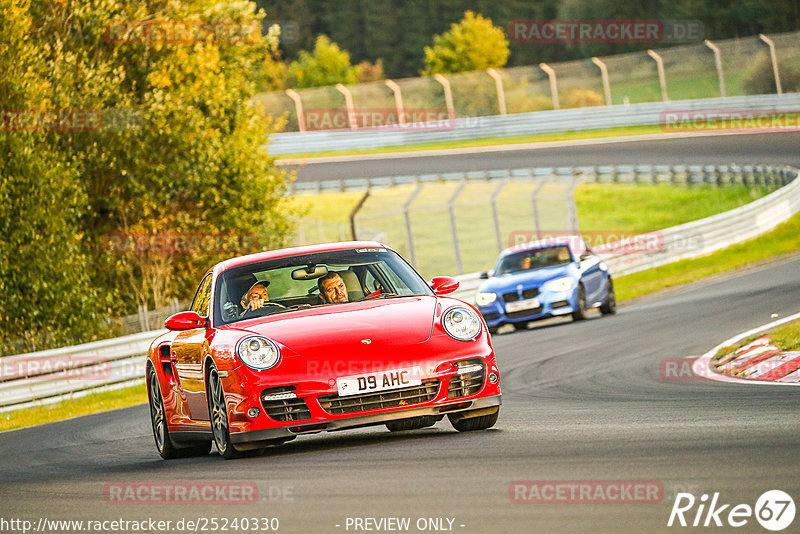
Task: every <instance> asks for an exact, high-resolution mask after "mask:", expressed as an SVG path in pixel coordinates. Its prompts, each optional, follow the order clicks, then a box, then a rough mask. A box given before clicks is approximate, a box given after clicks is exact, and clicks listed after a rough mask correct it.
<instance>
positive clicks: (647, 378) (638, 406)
mask: <svg viewBox="0 0 800 534" xmlns="http://www.w3.org/2000/svg"><path fill="white" fill-rule="evenodd" d="M798 275H800V255H798V256H794V257H792V258H790V259H788V260H785V261H783V262H781V263H777V264H773V265H769V266H764V267H760V268H758V269H755V270H752V271H749V272H745V273H740V274H735V275H731V276H727V277H724V278H720V279H716V280H714V281H710V282H708V283H705V284H701V285H696V286H694V287H692V288H687V289H683V290H679V291H675V292H672V293H669V294H662V295H660V296H658V295H656V296H653V297H650V298H646V299H643V300H640V301H638V302H635V303H631V304H630V305H628V306H624V307H622V308H621V309H620V311H619V313H618V314H617V315H616V316H610V317H600V315H599V313H598V312H596V311H594V312H591V314H590V318H589V320H587V321H585V322H582V323H573V322H571V321H569V320H555V321H551V322H549V323H548V324H539V325H532V327H531V328H530V329H528V330H526V331H522V332H515V333H507V334H504V333H501V334H498V335H496V336H494V347H495V351H496V354H497V358H498V361H499V364H500V368H501V371H502V372H503V407H502V409H501V413H500V419H499V421H498V423H497V425H496V426H495V427H494V428H493V429H491V430H487V431H483V432H475V433H461V434H460V433H457V432H456V431H454V430H453V429H452V428H451V427H450V426H449V424H448V423H447V421H446V420H444V421H441V422H439V423H438V424H437V425H436V426H435V427H433V428H430V429H424V430H417V431H412V432H408V433H405V434H392V433H389V432H388V431H387V430H385V429H384V428H383V427H370V428H365V429H358V430H353V431H349V432H342V433H330V434H318V435H314V436H303V437H301V438H299V439H297V440H296V441H294V442H291V443H288V444H285V445H283V446H281V447H279V448H274V449H271V450H268V451H267V452H266V453H265V454H263V455H261V456H256V457H248V458H243V459H238V460H232V461H225V460H223V459H221V458H219V457H217V456H215V455H209V456H207V457H202V458H190V459H182V460H173V461H163V460H161V459H160V458H159V457H158V456H157V454H156V451H155V448H154V445H153V438H152V434H151V429H150V423H149V414H148V410H147V407H146V406H145V405H141V406H136V407H132V408H127V409H123V410H118V411H114V412H108V413H102V414H96V415H92V416H86V417H81V418H76V419H72V420H67V421H61V422H57V423H52V424H47V425H43V426H39V427H34V428H30V429H23V430H17V431H11V432H5V433H2V434H0V502H1V503H2V504H0V518H5V519H9V518H20V519H27V520H30V521H33V524H34V525H36V524H37V522H38V520H39V518H42V517H45V518H47V519H48V520H53V519H61V520H66V519H83V520H99V519H109V520H110V519H120V518H121V519H126V520H136V521H141V520H146V519H148V518H160V519H164V520H168V519H169V520H173V521H177V520H178V519H180V518H188V519H197V518H213V517H216V518H227V519H228V520H233V519H234V518H237V517H276V518H278V519H279V521H280V528H279V529H278V532H282V533H283V532H286V533H301V532H305V533H316V532H320V533H343V532H365V531H364V530H359V531H356V530H353V529H352V528H350V529H349V530H347V529H346V528H345V525H346V524H347V523H346V521H347V518H348V517H350V518H354V517H361V518H364V517H371V518H388V517H409V518H411V528H410V530H408V532H420V530H417V527H416V521H417V519H418V518H451V519H454V520H455V521H454V523H453V527H452V531H454V532H461V533H465V534H466V533H470V534H473V533H474V534H487V533H489V534H492V533H538V532H542V533H550V532H582V533H583V532H586V533H593V532H636V533H638V532H668V531H675V530H678V531H681V530H688V529H681V528H679V527H672V528H671V529H670V528H667V526H666V524H667V520H668V517H669V514H670V511H671V509H672V504H673V502H674V493H675V492H676V491H680V490H681V489H688V490H690V491H692V492H694V493H696V494H698V495H699V494H700V493H701V492H706V493H713V492H720V497H719V500H720V502H721V503H723V502H724V503H730V504H732V505H734V504H740V503H745V504H749V505H751V506H754V505H755V502H756V499H757V498H758V496H759V495H761V494H762V493H763V492H764V491H766V490H770V489H781V490H783V491H785V492H787V493H789V495H791V496H793V498H794V500H795V501H796V502H798V503H800V463H798V452H800V432H799V431H800V424H799V423H798V417H797V414H798V408H800V398H799V397H798V395H800V389H799V388H795V387H790V386H763V385H761V386H759V385H753V384H738V383H721V382H713V381H707V380H702V379H695V380H680V381H674V380H667V379H665V377H663V376H662V373H661V371H660V365H659V364H660V362H661V360H662V359H664V358H672V357H682V356H697V355H699V354H701V353H703V352H704V351H706V350H708V349H709V348H710V347H712V346H714V345H716V344H717V343H719V342H722V341H723V340H725V339H727V338H729V337H731V336H733V335H735V334H737V333H739V332H742V331H745V330H748V329H750V328H753V327H756V326H758V325H761V324H764V323H767V322H770V321H771V314H778V315H779V316H781V317H785V316H787V315H789V314H791V313H795V312H797V311H798V310H800V276H798ZM516 480H540V481H541V480H558V481H575V480H583V481H592V480H612V481H613V480H642V481H656V482H658V483H660V484H661V485H662V486H663V488H664V494H663V498H662V500H661V502H660V503H657V504H570V503H559V504H530V503H522V504H520V503H512V502H511V500H510V497H509V487H510V484H511V483H512V482H513V481H516ZM199 481H200V482H213V483H224V482H232V483H234V484H241V483H247V482H254V483H256V484H257V485H258V487H259V501H258V502H257V503H255V504H248V505H230V504H223V503H210V504H206V505H202V506H200V505H185V504H184V505H163V504H160V505H153V504H148V503H147V502H140V503H139V504H135V505H129V504H119V503H115V502H108V501H107V500H106V499H105V498H104V488H105V487H106V484H109V483H111V484H118V483H129V482H142V483H146V484H154V485H158V484H163V483H168V482H199ZM728 509H730V507H729V508H728ZM695 511H696V506H695V508H693V509H692V511H691V513H688V514H687V519H688V521H690V522H691V521H692V520H693V517H694V513H695ZM726 513H727V512H726ZM722 518H723V520H724V518H725V514H723V516H722ZM445 524H447V523H446V522H445ZM798 524H800V516H798V517H797V518H795V520H794V523H793V524H792V526H791V527H790V528H789V529H787V530H786V532H797V525H798ZM336 525H340V526H339V527H337V526H336ZM462 525H463V526H462ZM701 530H705V531H713V532H728V531H730V530H733V529H731V528H730V527H727V528H714V527H709V528H707V529H701ZM66 531H68V530H50V532H66ZM73 531H74V530H73ZM173 531H174V530H173ZM229 531H230V532H241V531H242V530H241V529H240V530H232V529H229ZM434 531H435V530H434ZM692 531H693V532H694V531H696V530H694V529H692ZM736 531H739V532H766V531H765V530H763V529H762V528H761V527H760V526H759V525H758V524H757V523H756V521H755V519H753V518H752V517H751V518H750V519H749V520H748V523H747V525H746V526H745V527H743V528H739V529H736ZM261 532H266V531H265V530H261ZM382 532H387V531H385V530H384V531H382ZM427 532H431V531H430V530H428V531H427ZM438 532H449V531H447V530H438Z"/></svg>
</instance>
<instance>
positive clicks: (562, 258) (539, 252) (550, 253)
mask: <svg viewBox="0 0 800 534" xmlns="http://www.w3.org/2000/svg"><path fill="white" fill-rule="evenodd" d="M571 261H572V255H571V254H570V252H569V247H567V246H566V245H560V246H553V247H545V248H537V249H534V250H524V251H522V252H517V253H515V254H510V255H508V256H506V257H504V258H503V259H502V260H500V263H499V264H498V265H497V268H496V269H495V270H494V275H495V276H499V275H501V274H511V273H518V272H523V271H528V270H530V269H541V268H542V267H552V266H554V265H564V264H566V263H570V262H571Z"/></svg>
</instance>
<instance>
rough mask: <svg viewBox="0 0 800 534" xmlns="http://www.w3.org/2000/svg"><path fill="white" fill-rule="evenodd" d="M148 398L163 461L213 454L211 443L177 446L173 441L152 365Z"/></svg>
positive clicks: (148, 375)
mask: <svg viewBox="0 0 800 534" xmlns="http://www.w3.org/2000/svg"><path fill="white" fill-rule="evenodd" d="M147 397H148V401H149V403H150V422H151V424H152V426H153V438H154V439H155V442H156V450H158V454H159V455H160V456H161V457H162V458H163V459H165V460H172V459H174V458H186V457H189V456H203V455H205V454H208V453H209V452H211V442H210V441H209V442H202V443H198V444H196V445H190V446H180V445H176V444H175V442H174V441H172V437H171V436H170V435H169V427H168V425H167V416H166V410H165V409H164V399H163V397H162V396H161V387H160V386H159V385H158V376H157V375H156V372H155V370H154V369H153V367H152V366H151V365H148V366H147Z"/></svg>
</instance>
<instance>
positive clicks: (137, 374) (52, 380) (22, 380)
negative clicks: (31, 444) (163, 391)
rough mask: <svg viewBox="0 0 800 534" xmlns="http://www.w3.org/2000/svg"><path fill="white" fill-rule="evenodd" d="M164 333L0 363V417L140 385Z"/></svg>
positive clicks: (125, 337) (26, 355)
mask: <svg viewBox="0 0 800 534" xmlns="http://www.w3.org/2000/svg"><path fill="white" fill-rule="evenodd" d="M163 332H166V330H163V329H162V330H154V331H152V332H141V333H138V334H133V335H130V336H124V337H119V338H114V339H104V340H102V341H93V342H91V343H84V344H82V345H75V346H72V347H64V348H60V349H51V350H44V351H40V352H32V353H28V354H18V355H14V356H5V357H3V358H0V371H1V372H0V412H2V411H7V410H10V409H17V408H24V407H27V406H30V405H34V404H46V403H48V402H56V401H58V400H62V399H65V398H71V397H78V396H81V395H83V394H86V393H87V392H91V391H95V390H97V389H98V388H108V387H109V386H116V385H128V384H130V385H132V384H133V383H135V382H142V381H143V380H144V378H143V377H144V363H145V359H146V354H147V349H148V348H149V347H150V343H152V341H153V339H155V337H156V336H158V335H160V334H162V333H163Z"/></svg>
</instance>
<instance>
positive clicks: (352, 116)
mask: <svg viewBox="0 0 800 534" xmlns="http://www.w3.org/2000/svg"><path fill="white" fill-rule="evenodd" d="M336 90H337V91H339V92H340V93H342V94H343V95H344V105H345V107H346V108H347V121H348V122H349V123H350V129H351V130H358V121H357V120H356V110H355V106H353V95H352V94H351V93H350V89H348V88H347V87H345V86H344V85H342V84H340V83H337V84H336Z"/></svg>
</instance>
